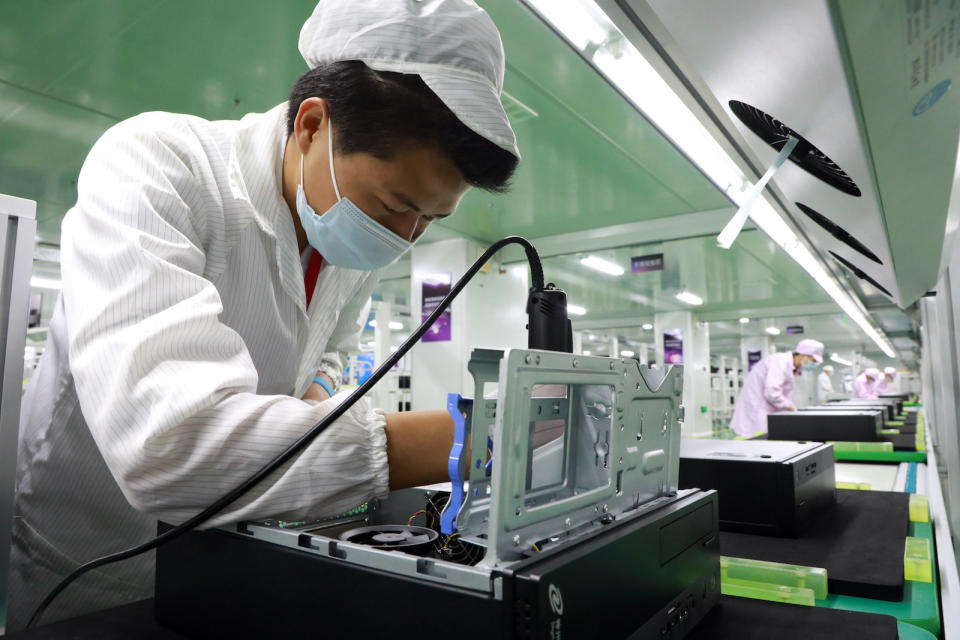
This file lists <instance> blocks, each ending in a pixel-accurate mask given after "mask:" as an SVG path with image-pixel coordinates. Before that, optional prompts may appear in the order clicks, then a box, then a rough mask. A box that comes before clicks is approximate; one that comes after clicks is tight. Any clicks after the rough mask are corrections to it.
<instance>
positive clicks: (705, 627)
mask: <svg viewBox="0 0 960 640" xmlns="http://www.w3.org/2000/svg"><path fill="white" fill-rule="evenodd" d="M899 637H900V634H899V632H898V631H897V619H896V618H894V617H893V616H885V615H879V614H875V613H858V612H855V611H843V610H840V609H824V608H822V607H801V606H799V605H793V604H782V603H779V602H765V601H763V600H749V599H747V598H733V597H730V596H723V597H722V598H721V599H720V603H719V604H718V605H716V606H715V607H714V608H713V611H711V612H710V613H709V614H707V616H706V617H705V618H704V619H703V620H701V621H700V623H699V624H698V625H697V626H696V628H694V630H693V632H692V633H690V634H689V635H688V636H687V640H727V639H729V640H754V639H756V640H770V638H775V639H776V640H841V639H842V640H897V639H898V638H899Z"/></svg>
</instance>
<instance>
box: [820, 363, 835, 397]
mask: <svg viewBox="0 0 960 640" xmlns="http://www.w3.org/2000/svg"><path fill="white" fill-rule="evenodd" d="M829 393H833V382H832V381H831V380H830V375H829V374H827V372H826V371H821V372H820V375H818V376H817V400H818V401H819V402H826V400H827V394H829Z"/></svg>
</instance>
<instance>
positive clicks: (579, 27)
mask: <svg viewBox="0 0 960 640" xmlns="http://www.w3.org/2000/svg"><path fill="white" fill-rule="evenodd" d="M530 4H532V5H533V6H534V7H536V8H537V10H538V11H539V12H540V13H543V14H546V13H549V14H550V22H552V23H553V24H554V26H555V27H557V29H559V30H560V31H561V32H562V33H563V35H564V36H566V37H567V38H568V39H569V40H570V41H571V42H572V43H573V45H574V46H575V47H577V48H578V49H583V48H585V47H586V46H587V45H589V44H590V43H594V44H600V43H601V42H603V41H604V40H606V39H607V33H608V30H607V29H604V28H603V27H601V26H600V24H599V23H598V22H597V20H596V18H594V16H593V15H591V14H590V12H589V10H588V9H587V6H586V5H585V4H584V3H582V2H579V1H578V0H530Z"/></svg>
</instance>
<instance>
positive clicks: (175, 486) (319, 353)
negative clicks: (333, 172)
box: [8, 105, 388, 628]
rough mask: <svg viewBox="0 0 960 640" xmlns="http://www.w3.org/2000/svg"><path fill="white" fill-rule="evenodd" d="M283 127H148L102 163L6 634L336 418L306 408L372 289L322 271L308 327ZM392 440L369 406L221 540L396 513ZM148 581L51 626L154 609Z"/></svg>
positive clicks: (85, 196) (29, 471)
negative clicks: (262, 521) (243, 532)
mask: <svg viewBox="0 0 960 640" xmlns="http://www.w3.org/2000/svg"><path fill="white" fill-rule="evenodd" d="M285 114H286V107H285V105H281V106H280V107H277V108H275V109H273V110H271V111H270V112H268V113H266V114H251V115H248V116H246V117H245V118H243V119H242V120H240V121H220V122H208V121H206V120H202V119H200V118H196V117H193V116H185V115H175V114H167V113H147V114H143V115H140V116H137V117H135V118H131V119H130V120H127V121H124V122H122V123H120V124H118V125H116V126H115V127H113V128H112V129H110V130H109V131H108V132H107V133H105V134H104V135H103V137H102V138H101V139H100V140H99V141H98V142H97V144H96V145H95V146H94V147H93V149H92V150H91V151H90V154H89V156H88V157H87V159H86V161H85V163H84V165H83V169H82V171H81V173H80V178H79V183H78V199H77V203H76V205H75V206H74V207H73V208H72V209H71V210H70V211H69V212H68V213H67V215H66V218H65V219H64V222H63V230H62V248H61V251H62V254H61V255H62V273H63V291H62V294H61V296H60V298H59V300H58V303H57V308H56V311H55V313H54V316H53V319H52V321H51V323H50V332H49V339H48V344H47V350H46V352H45V353H44V355H43V358H42V360H41V362H40V365H39V367H38V369H37V371H36V373H35V375H34V378H33V379H32V381H31V384H30V387H29V389H28V390H27V393H26V395H25V397H24V400H23V414H22V420H21V431H22V435H21V445H20V457H19V462H18V486H17V494H16V506H15V512H16V517H15V522H14V541H13V543H14V548H13V559H12V564H13V570H12V574H11V581H12V584H11V593H12V601H11V603H10V616H11V618H10V626H8V628H10V627H11V626H12V627H13V628H17V627H19V626H20V625H22V624H23V623H24V622H25V617H26V616H28V615H29V612H30V610H32V609H33V607H34V606H35V605H36V604H37V603H38V601H39V600H40V598H41V597H42V595H43V594H45V593H46V592H47V591H48V590H49V589H50V588H51V587H53V586H54V584H55V583H56V582H57V581H59V579H60V578H61V577H62V576H64V575H66V574H67V573H68V572H69V571H70V570H71V569H73V568H75V567H76V566H77V565H79V564H80V563H82V562H85V561H87V560H90V559H92V558H96V557H99V556H101V555H103V554H106V553H108V552H113V551H118V550H121V549H125V548H127V547H130V546H133V545H135V544H137V543H140V542H143V541H145V540H147V539H149V538H150V537H152V536H154V535H155V534H156V526H157V520H158V519H162V520H164V521H167V522H171V523H178V522H181V521H183V520H185V519H186V518H188V517H189V516H191V515H192V514H195V513H197V512H198V511H199V510H200V509H202V508H203V507H205V506H207V505H208V504H210V503H211V502H213V501H214V500H215V499H216V498H218V497H219V496H221V495H223V494H224V493H226V492H227V491H228V490H229V489H231V488H232V487H234V486H236V485H237V484H239V483H240V482H241V480H243V479H245V478H247V477H248V476H250V475H251V474H252V473H254V472H255V471H256V470H257V469H259V468H260V467H261V466H263V465H264V463H266V462H267V461H269V460H270V459H271V458H273V457H274V456H275V455H277V454H278V453H279V452H280V451H282V450H283V449H285V448H286V447H287V446H288V445H289V444H290V443H291V442H292V441H293V440H295V439H296V438H297V437H299V436H300V435H301V434H303V433H304V432H305V431H306V430H307V429H308V428H309V427H310V426H312V425H313V424H314V423H315V422H317V421H318V420H320V419H321V418H322V417H323V416H324V415H326V414H327V413H328V412H329V411H330V410H331V409H332V408H333V407H334V406H335V405H336V404H337V403H338V402H339V399H338V398H334V399H330V400H327V401H325V402H322V403H314V402H304V401H301V400H299V399H298V398H299V397H300V396H301V395H302V394H303V393H304V391H305V390H306V388H307V387H308V386H309V384H310V381H311V380H312V378H313V375H314V374H315V372H316V371H317V370H318V369H321V370H324V371H327V372H329V373H330V375H331V377H333V378H334V379H337V378H339V372H340V366H341V364H340V358H339V355H338V352H342V351H343V350H344V349H345V348H346V345H348V344H350V343H351V342H352V344H356V336H357V334H358V332H359V331H360V329H361V328H362V324H363V323H364V322H365V321H366V309H365V307H366V305H367V301H368V299H369V296H370V292H371V289H372V288H373V287H374V285H375V282H376V276H375V275H373V274H370V273H367V272H362V271H354V270H350V269H341V268H337V267H332V266H329V265H326V266H324V267H323V269H322V271H321V272H320V276H319V278H318V281H317V284H316V289H315V293H314V295H313V300H312V302H311V304H310V307H309V311H308V310H307V307H306V296H305V291H304V282H303V277H304V276H303V268H302V266H301V257H300V255H299V252H298V247H297V239H296V237H295V232H294V227H293V223H292V220H291V214H290V211H289V208H288V207H287V205H286V203H285V201H284V200H283V197H282V190H281V175H282V169H281V167H282V165H281V160H282V144H283V141H284V139H285V137H286V132H285V129H284V127H285V121H284V118H285ZM384 426H385V421H384V418H383V415H382V413H380V412H377V411H373V410H371V409H370V407H369V405H368V404H367V403H366V402H365V401H361V402H360V403H358V404H357V405H356V406H355V407H354V408H352V409H351V411H349V412H348V413H347V414H346V415H345V416H344V417H343V418H342V419H340V420H338V421H337V422H336V423H334V424H333V425H332V426H331V427H330V428H329V429H328V430H327V431H326V432H324V433H323V434H322V435H321V436H320V437H318V438H317V439H316V440H315V441H314V442H313V443H312V444H311V445H310V446H309V447H308V448H307V449H306V450H305V451H304V452H303V453H302V454H301V455H300V456H299V457H297V458H295V459H294V460H292V461H291V462H289V463H287V464H286V466H284V467H283V468H281V469H280V470H278V471H277V472H275V473H274V474H273V475H272V476H270V477H269V478H268V479H267V480H265V481H264V482H262V483H261V484H260V485H259V486H257V487H256V488H254V489H253V490H252V491H251V492H250V493H248V494H247V495H246V496H244V497H242V498H241V499H239V500H238V501H237V502H235V503H233V504H232V505H231V506H230V507H228V508H227V509H226V510H225V511H223V512H221V514H220V515H219V516H218V517H216V518H215V520H214V521H211V522H209V523H208V525H213V524H219V523H226V522H231V521H238V520H245V519H256V518H265V517H268V516H271V517H280V518H284V519H301V518H304V517H308V516H312V515H321V514H333V513H336V512H342V511H345V510H347V509H349V508H351V507H353V506H355V505H357V504H359V503H362V502H364V501H366V500H369V499H371V498H373V497H376V496H384V495H385V494H386V492H387V486H388V469H387V457H386V436H385V433H384ZM152 563H153V558H152V554H151V555H148V556H141V557H139V558H137V559H134V560H128V561H125V562H123V563H119V564H116V565H113V566H109V567H105V568H103V569H101V570H99V571H94V572H93V573H92V574H88V575H86V576H84V577H83V578H81V579H80V580H79V581H78V582H77V583H74V584H73V585H72V586H71V587H70V588H69V589H68V590H67V591H66V592H64V593H63V594H62V595H61V596H60V597H59V598H58V599H57V601H56V602H55V603H54V605H53V606H52V607H51V608H50V609H49V610H48V612H47V615H46V616H45V617H44V621H45V622H49V621H52V620H55V619H57V618H63V617H67V616H71V615H76V614H78V613H82V612H84V611H89V610H91V609H93V608H98V607H106V606H111V605H114V604H119V603H122V602H125V601H129V600H133V599H136V598H142V597H146V596H149V595H150V593H151V591H152V583H153V575H152Z"/></svg>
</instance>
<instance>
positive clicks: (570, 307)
mask: <svg viewBox="0 0 960 640" xmlns="http://www.w3.org/2000/svg"><path fill="white" fill-rule="evenodd" d="M567 313H572V314H573V315H575V316H582V315H586V313H587V309H586V307H581V306H580V305H578V304H570V303H569V302H568V303H567Z"/></svg>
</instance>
